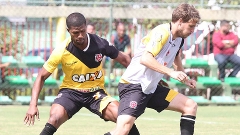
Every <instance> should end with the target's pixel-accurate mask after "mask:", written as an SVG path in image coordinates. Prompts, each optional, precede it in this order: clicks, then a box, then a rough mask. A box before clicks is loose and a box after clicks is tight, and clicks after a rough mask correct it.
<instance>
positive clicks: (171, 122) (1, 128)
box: [0, 105, 240, 135]
mask: <svg viewBox="0 0 240 135" xmlns="http://www.w3.org/2000/svg"><path fill="white" fill-rule="evenodd" d="M27 109H28V106H15V105H10V106H0V135H38V134H39V133H40V132H41V130H42V128H43V127H44V125H45V123H46V121H47V120H48V117H49V110H50V106H39V110H40V121H36V123H35V125H34V126H30V127H27V126H26V125H24V123H23V118H24V116H25V113H26V111H27ZM179 118H180V113H176V112H172V111H163V112H162V113H160V114H158V113H157V112H155V111H154V110H150V109H147V110H146V112H145V114H143V115H142V116H141V117H139V118H138V119H137V121H136V124H137V127H138V128H139V131H140V133H141V135H179V134H180V132H179ZM114 126H115V124H114V123H112V122H104V121H103V120H101V119H100V118H98V116H96V115H94V114H92V113H91V112H89V111H88V110H86V109H82V110H81V111H80V112H78V113H77V114H76V115H74V116H73V118H72V119H70V120H69V121H67V122H66V123H64V124H63V125H62V126H61V127H60V128H59V129H58V131H57V132H56V133H55V134H56V135H103V134H104V133H105V132H107V131H109V130H111V129H112V128H113V127H114ZM195 135H240V108H239V106H200V107H199V108H198V115H197V122H196V124H195Z"/></svg>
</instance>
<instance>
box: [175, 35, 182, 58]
mask: <svg viewBox="0 0 240 135" xmlns="http://www.w3.org/2000/svg"><path fill="white" fill-rule="evenodd" d="M183 44H184V39H183V38H182V42H181V45H180V47H179V49H178V52H177V54H176V56H178V54H179V51H180V49H181V48H182V46H183Z"/></svg>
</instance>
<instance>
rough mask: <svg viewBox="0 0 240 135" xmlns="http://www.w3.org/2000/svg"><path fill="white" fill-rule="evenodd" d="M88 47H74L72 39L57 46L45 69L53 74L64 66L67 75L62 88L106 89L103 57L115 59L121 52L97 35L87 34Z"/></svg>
mask: <svg viewBox="0 0 240 135" xmlns="http://www.w3.org/2000/svg"><path fill="white" fill-rule="evenodd" d="M87 37H88V46H87V47H86V48H85V49H84V50H80V49H78V48H77V47H76V46H74V44H73V42H72V41H71V38H68V39H66V40H65V41H64V42H63V43H62V44H61V45H59V46H57V47H56V48H55V49H54V50H53V52H52V54H51V56H50V57H49V59H48V60H47V61H46V63H45V64H44V66H43V67H44V68H45V69H46V70H47V71H48V72H50V73H52V72H53V71H54V70H55V69H56V67H57V66H58V64H62V70H63V72H64V74H65V77H64V79H63V83H62V84H61V86H60V88H70V89H94V88H101V89H104V72H103V69H102V66H101V62H102V59H103V56H105V55H106V56H108V57H110V58H112V59H115V58H116V57H117V56H118V53H119V51H118V50H117V49H116V48H115V47H114V46H113V45H111V44H110V43H109V42H108V41H107V40H105V39H103V38H100V37H98V36H97V35H95V34H87Z"/></svg>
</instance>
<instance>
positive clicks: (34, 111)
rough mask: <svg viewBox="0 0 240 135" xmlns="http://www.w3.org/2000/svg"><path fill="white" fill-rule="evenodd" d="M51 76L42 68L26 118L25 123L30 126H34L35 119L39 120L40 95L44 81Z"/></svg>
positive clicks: (34, 86) (34, 85)
mask: <svg viewBox="0 0 240 135" xmlns="http://www.w3.org/2000/svg"><path fill="white" fill-rule="evenodd" d="M50 75H51V73H49V72H48V71H47V70H46V69H45V68H42V69H41V71H40V72H39V73H38V76H37V78H36V80H35V82H34V84H33V88H32V98H31V101H30V105H29V109H28V111H27V113H26V116H25V118H24V123H25V124H26V125H28V126H30V125H34V121H35V117H36V118H37V119H38V120H39V111H38V108H37V101H38V96H39V93H40V91H41V89H42V87H43V84H44V81H45V80H46V79H47V78H48V77H49V76H50Z"/></svg>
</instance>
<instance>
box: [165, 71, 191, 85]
mask: <svg viewBox="0 0 240 135" xmlns="http://www.w3.org/2000/svg"><path fill="white" fill-rule="evenodd" d="M169 76H170V77H172V78H173V79H176V80H178V81H179V82H182V83H183V82H185V80H186V79H187V75H186V74H185V73H184V72H182V71H172V72H171V73H170V74H169Z"/></svg>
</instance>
